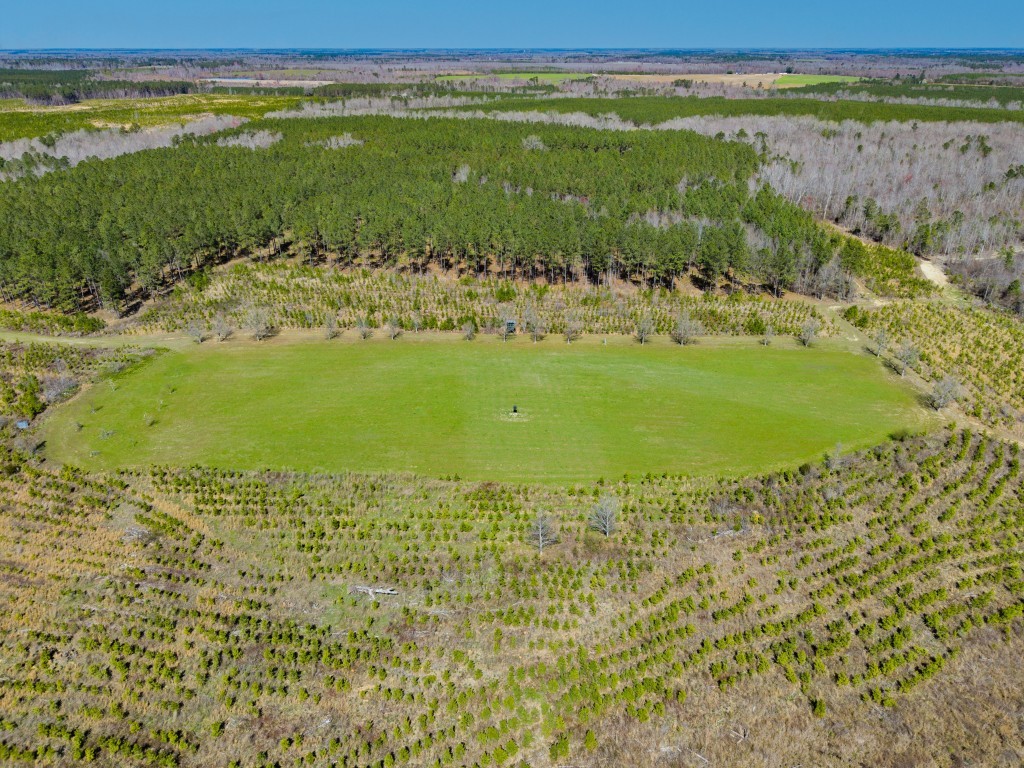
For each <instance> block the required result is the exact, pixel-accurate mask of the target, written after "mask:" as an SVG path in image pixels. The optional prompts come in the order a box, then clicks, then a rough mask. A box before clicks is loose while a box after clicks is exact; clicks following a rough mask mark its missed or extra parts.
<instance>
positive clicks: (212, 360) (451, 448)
mask: <svg viewBox="0 0 1024 768" xmlns="http://www.w3.org/2000/svg"><path fill="white" fill-rule="evenodd" d="M897 382H898V379H897V378H896V377H895V376H893V375H892V374H890V373H887V372H886V371H884V370H883V369H882V367H881V366H880V365H879V364H878V363H877V362H876V361H874V360H872V359H869V358H867V357H864V356H862V355H858V354H854V353H852V352H850V351H847V350H844V349H839V348H837V347H827V346H825V345H824V344H823V345H822V346H821V347H820V348H812V349H802V348H797V347H796V346H794V345H793V342H792V341H790V340H785V341H783V340H780V341H779V342H777V344H776V345H774V346H772V347H769V348H764V347H761V346H758V345H757V344H756V343H755V342H754V341H753V340H751V339H743V340H740V341H739V342H733V343H731V344H730V343H726V344H715V345H712V344H710V343H708V344H701V345H696V346H691V347H686V348H679V347H671V346H669V345H668V344H667V343H666V342H665V341H662V342H661V343H660V344H652V345H646V346H644V347H641V346H640V345H638V344H627V343H623V342H622V341H619V342H618V343H612V344H609V345H607V346H604V345H601V344H599V343H597V342H596V340H594V339H588V340H587V341H586V342H582V343H577V344H575V345H573V346H567V345H565V344H564V342H560V341H559V340H557V339H555V338H549V339H548V340H546V341H545V342H542V343H540V344H537V345H534V344H531V343H530V342H528V341H526V340H525V339H522V338H519V339H517V340H515V341H513V342H510V343H507V344H502V343H501V342H500V341H498V340H497V339H496V338H495V337H488V338H481V339H479V340H477V341H474V342H471V343H470V342H464V341H455V340H452V339H448V340H442V341H425V340H421V339H418V338H410V337H404V338H401V339H399V340H398V341H395V342H392V341H388V340H385V339H373V340H370V341H366V342H358V341H355V340H352V341H335V342H330V343H328V342H322V341H320V342H314V341H309V342H304V343H295V342H291V343H284V342H271V343H269V344H265V345H262V346H261V345H257V344H254V343H229V344H223V345H218V344H215V343H208V344H206V345H204V346H202V347H192V348H186V349H179V350H173V351H168V352H166V353H164V354H163V355H161V356H159V357H158V358H156V359H154V360H152V361H150V362H148V363H145V364H144V365H143V366H142V367H141V368H140V369H138V370H135V371H130V372H127V373H124V374H121V375H120V376H118V377H117V378H116V379H112V380H108V381H102V382H100V383H98V384H96V385H95V386H94V387H93V388H92V389H90V390H89V391H87V392H85V393H84V394H83V395H81V396H80V397H78V398H77V399H76V400H74V401H72V402H71V403H69V404H67V405H66V406H63V407H60V408H58V409H56V410H55V412H53V413H52V414H51V416H50V418H49V419H48V420H47V421H46V422H45V423H44V425H43V430H42V436H43V437H44V439H46V441H47V444H46V454H47V455H48V456H49V457H50V458H52V459H56V460H58V461H61V462H71V463H74V464H77V465H79V466H84V467H88V468H92V469H111V468H120V467H128V466H143V465H148V464H152V463H159V464H172V465H188V464H192V463H201V464H207V465H213V466H218V467H224V468H233V469H256V468H263V467H267V468H290V469H297V470H310V471H318V470H324V471H332V472H334V471H339V470H345V469H352V470H367V471H369V470H403V471H411V472H416V473H420V474H425V475H432V476H439V475H447V474H459V475H461V476H462V477H466V478H471V479H480V480H484V479H486V480H518V481H527V480H529V481H549V482H554V481H573V480H581V481H582V480H587V479H596V478H598V477H602V476H604V477H618V476H621V475H622V474H623V473H625V472H629V473H644V472H648V471H650V472H657V473H660V472H665V471H668V472H678V473H686V474H695V475H706V474H713V473H715V474H726V475H739V474H744V473H748V472H754V471H761V470H766V469H769V468H775V467H782V466H795V465H796V464H799V463H800V462H802V461H805V460H812V459H819V458H820V457H821V456H822V453H823V451H825V450H827V449H830V448H832V447H833V446H834V445H835V444H836V443H837V442H841V443H842V444H843V445H844V446H847V447H855V446H867V445H870V444H873V443H876V442H878V441H880V440H883V439H885V436H886V435H887V434H888V433H889V432H891V431H892V430H894V429H896V428H899V427H914V428H917V427H921V426H923V425H924V424H925V423H926V417H925V415H924V412H923V411H922V410H921V409H920V408H919V407H918V406H917V405H916V399H915V395H914V394H913V393H912V392H911V391H910V389H909V388H907V387H904V386H900V385H899V384H898V383H897ZM513 404H515V405H517V406H518V408H519V411H520V414H521V415H520V416H519V417H518V418H512V417H511V416H510V415H509V412H510V410H511V408H512V406H513ZM150 422H152V423H151V424H150ZM79 425H80V426H79Z"/></svg>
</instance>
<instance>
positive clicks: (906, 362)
mask: <svg viewBox="0 0 1024 768" xmlns="http://www.w3.org/2000/svg"><path fill="white" fill-rule="evenodd" d="M919 357H921V353H920V351H919V350H918V348H917V347H915V346H914V345H913V344H912V343H911V342H909V341H904V342H903V343H902V344H900V345H899V347H897V348H896V359H897V360H899V361H900V363H901V367H900V376H906V375H907V368H913V367H914V366H915V365H916V364H917V360H918V358H919Z"/></svg>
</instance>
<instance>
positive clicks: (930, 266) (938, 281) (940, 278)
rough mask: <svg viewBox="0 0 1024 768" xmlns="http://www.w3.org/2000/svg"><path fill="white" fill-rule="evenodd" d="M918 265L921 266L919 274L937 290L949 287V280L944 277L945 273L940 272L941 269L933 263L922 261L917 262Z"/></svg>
mask: <svg viewBox="0 0 1024 768" xmlns="http://www.w3.org/2000/svg"><path fill="white" fill-rule="evenodd" d="M918 264H920V265H921V272H923V273H924V276H925V277H926V278H927V279H928V280H929V281H931V282H933V283H935V285H937V286H939V288H945V287H946V286H947V285H949V278H948V277H946V273H945V272H943V271H942V267H940V266H939V265H938V264H936V263H935V262H933V261H925V260H924V259H920V260H918Z"/></svg>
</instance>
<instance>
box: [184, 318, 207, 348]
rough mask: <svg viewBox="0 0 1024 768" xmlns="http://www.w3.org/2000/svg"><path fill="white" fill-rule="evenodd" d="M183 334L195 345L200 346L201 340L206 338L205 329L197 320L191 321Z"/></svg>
mask: <svg viewBox="0 0 1024 768" xmlns="http://www.w3.org/2000/svg"><path fill="white" fill-rule="evenodd" d="M185 333H187V334H188V335H189V337H190V338H191V339H192V341H194V342H195V343H196V344H202V343H203V340H204V339H205V338H206V327H205V326H204V325H203V324H202V323H201V322H199V321H198V320H193V321H192V322H190V323H189V324H188V326H187V327H186V328H185Z"/></svg>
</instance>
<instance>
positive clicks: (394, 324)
mask: <svg viewBox="0 0 1024 768" xmlns="http://www.w3.org/2000/svg"><path fill="white" fill-rule="evenodd" d="M386 328H387V332H388V338H389V339H391V340H392V341H394V340H395V339H397V338H398V337H399V336H401V335H402V326H401V324H400V323H399V322H398V320H396V319H395V318H393V317H389V318H388V322H387V324H386Z"/></svg>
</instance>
